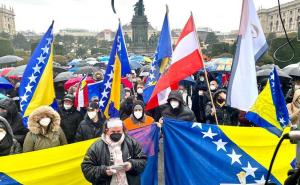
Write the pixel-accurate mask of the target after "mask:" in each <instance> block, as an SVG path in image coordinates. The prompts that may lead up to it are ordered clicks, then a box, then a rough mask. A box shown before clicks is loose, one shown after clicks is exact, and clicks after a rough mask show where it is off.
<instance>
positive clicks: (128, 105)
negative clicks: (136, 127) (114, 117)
mask: <svg viewBox="0 0 300 185" xmlns="http://www.w3.org/2000/svg"><path fill="white" fill-rule="evenodd" d="M134 100H135V97H134V96H129V97H128V98H126V99H125V100H124V101H123V102H122V103H121V105H120V118H121V120H125V119H126V118H128V117H129V116H130V115H131V114H132V108H133V101H134Z"/></svg>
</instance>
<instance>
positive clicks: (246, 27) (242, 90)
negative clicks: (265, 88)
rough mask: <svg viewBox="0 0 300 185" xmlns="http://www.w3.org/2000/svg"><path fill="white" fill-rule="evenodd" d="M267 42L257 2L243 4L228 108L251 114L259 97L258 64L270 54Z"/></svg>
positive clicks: (251, 0) (247, 0)
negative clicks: (256, 67) (258, 14)
mask: <svg viewBox="0 0 300 185" xmlns="http://www.w3.org/2000/svg"><path fill="white" fill-rule="evenodd" d="M267 49H268V45H267V41H266V38H265V35H264V32H263V29H262V27H261V24H260V22H259V18H258V16H257V13H256V10H255V6H254V3H253V0H243V8H242V16H241V22H240V30H239V34H238V39H237V47H236V52H235V56H234V60H233V64H232V69H231V76H230V80H229V86H228V93H227V104H228V105H230V106H231V107H234V108H237V109H240V110H243V111H248V110H249V109H250V107H251V106H252V105H253V103H254V102H255V100H256V97H257V95H258V89H257V80H256V69H255V62H256V61H257V60H258V59H259V58H260V57H261V56H262V55H263V54H264V53H265V52H266V51H267Z"/></svg>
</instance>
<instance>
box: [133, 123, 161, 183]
mask: <svg viewBox="0 0 300 185" xmlns="http://www.w3.org/2000/svg"><path fill="white" fill-rule="evenodd" d="M159 133H160V129H159V128H158V127H157V126H156V124H152V125H149V126H146V127H142V128H138V129H135V130H131V131H129V132H128V135H130V136H131V137H133V138H135V139H136V140H137V141H138V142H139V143H140V144H141V145H142V147H143V151H144V152H145V154H147V156H148V158H147V165H146V168H145V169H144V172H143V173H142V174H141V179H142V183H141V184H142V185H158V171H157V170H158V141H159Z"/></svg>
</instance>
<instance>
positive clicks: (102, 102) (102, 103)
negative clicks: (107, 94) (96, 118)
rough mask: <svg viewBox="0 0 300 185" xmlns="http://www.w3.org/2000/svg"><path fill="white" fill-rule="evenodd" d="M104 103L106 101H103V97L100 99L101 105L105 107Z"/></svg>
mask: <svg viewBox="0 0 300 185" xmlns="http://www.w3.org/2000/svg"><path fill="white" fill-rule="evenodd" d="M104 103H105V101H103V99H101V100H100V101H99V105H100V107H104Z"/></svg>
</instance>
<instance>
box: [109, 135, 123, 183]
mask: <svg viewBox="0 0 300 185" xmlns="http://www.w3.org/2000/svg"><path fill="white" fill-rule="evenodd" d="M124 139H125V135H124V134H122V137H121V139H120V140H119V141H118V142H113V141H112V140H111V139H110V138H109V136H107V135H105V142H106V143H107V145H108V149H109V153H110V156H111V158H112V159H113V162H114V165H120V164H123V163H124V161H123V155H122V150H121V145H122V143H123V141H124ZM110 185H128V182H127V177H126V172H125V171H124V170H120V171H117V173H116V174H114V175H113V176H112V179H111V182H110Z"/></svg>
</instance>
